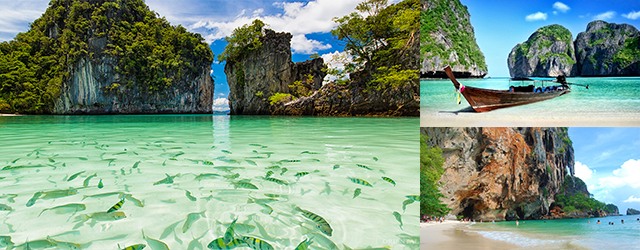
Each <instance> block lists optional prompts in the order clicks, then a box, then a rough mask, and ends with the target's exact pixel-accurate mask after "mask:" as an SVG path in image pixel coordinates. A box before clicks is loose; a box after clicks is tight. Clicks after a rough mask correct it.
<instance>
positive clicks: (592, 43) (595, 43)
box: [589, 37, 606, 47]
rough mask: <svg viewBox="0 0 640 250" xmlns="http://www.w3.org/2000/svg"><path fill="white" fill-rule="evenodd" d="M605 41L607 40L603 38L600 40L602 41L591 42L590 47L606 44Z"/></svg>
mask: <svg viewBox="0 0 640 250" xmlns="http://www.w3.org/2000/svg"><path fill="white" fill-rule="evenodd" d="M605 39H606V38H604V37H603V38H600V39H598V40H594V41H589V46H591V47H593V46H594V45H597V44H601V43H604V40H605Z"/></svg>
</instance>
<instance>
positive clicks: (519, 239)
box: [468, 215, 640, 249]
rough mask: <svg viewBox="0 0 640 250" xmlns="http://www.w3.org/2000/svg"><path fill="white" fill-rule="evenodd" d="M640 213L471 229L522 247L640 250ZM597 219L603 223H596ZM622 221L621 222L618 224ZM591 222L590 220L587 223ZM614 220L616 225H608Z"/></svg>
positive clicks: (484, 226)
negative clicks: (639, 219)
mask: <svg viewBox="0 0 640 250" xmlns="http://www.w3.org/2000/svg"><path fill="white" fill-rule="evenodd" d="M638 218H640V215H627V216H611V217H603V218H588V219H563V220H546V221H541V220H538V221H525V223H523V221H520V225H518V226H516V224H515V222H514V221H509V222H496V224H495V225H494V224H492V223H476V224H474V225H470V226H468V228H469V230H470V231H473V232H477V233H480V234H481V235H482V236H484V237H487V238H490V239H495V240H501V241H507V242H511V243H514V244H517V245H520V246H522V247H523V248H525V249H640V245H639V244H638V243H639V242H640V221H638V220H637V219H638ZM598 220H600V222H601V223H602V224H597V223H596V222H597V221H598ZM621 220H624V222H625V223H624V224H623V223H621ZM588 222H590V223H588ZM609 222H614V223H615V225H609Z"/></svg>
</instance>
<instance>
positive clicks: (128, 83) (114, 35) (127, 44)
mask: <svg viewBox="0 0 640 250" xmlns="http://www.w3.org/2000/svg"><path fill="white" fill-rule="evenodd" d="M89 41H93V42H95V45H93V46H91V47H90V46H89ZM101 43H103V44H104V45H99V44H101ZM0 51H1V53H0V112H24V113H35V114H41V113H50V112H51V111H52V109H53V106H54V102H55V100H57V98H58V96H59V94H60V87H61V85H62V83H63V82H65V81H68V80H69V76H70V70H72V69H73V67H74V66H75V64H76V63H78V62H80V59H87V60H89V61H96V60H101V59H103V57H102V56H103V55H111V56H114V57H115V59H116V60H117V67H116V72H117V73H118V74H119V75H120V80H121V82H120V83H116V84H112V85H111V86H110V87H108V88H107V89H106V91H107V92H113V91H115V90H116V89H118V88H123V87H124V88H128V89H130V90H131V91H138V92H140V93H142V94H154V93H162V91H164V90H167V89H169V88H177V87H179V86H180V85H182V84H186V83H184V82H186V81H183V82H181V81H182V80H183V79H185V78H189V77H195V76H197V75H199V74H200V71H201V70H200V69H201V68H202V67H203V66H206V65H209V64H210V63H211V61H213V53H212V52H211V49H210V48H209V47H208V45H207V44H206V43H205V42H204V39H203V38H202V37H201V36H200V35H199V34H192V33H189V32H187V31H186V29H185V28H183V27H181V26H178V27H174V26H171V25H170V24H169V22H168V21H167V20H166V19H164V18H158V17H157V13H155V12H153V11H151V10H149V8H148V7H147V6H146V5H145V4H144V1H142V0H132V1H124V0H114V1H81V0H53V1H51V2H50V7H49V8H48V9H47V10H46V12H45V13H44V14H43V15H42V17H41V18H38V19H36V20H35V21H34V22H33V23H32V24H31V27H30V30H29V31H27V32H26V33H19V34H18V35H16V37H15V39H14V40H13V41H10V42H3V43H0Z"/></svg>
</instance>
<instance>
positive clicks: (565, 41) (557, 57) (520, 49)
mask: <svg viewBox="0 0 640 250" xmlns="http://www.w3.org/2000/svg"><path fill="white" fill-rule="evenodd" d="M572 41H573V38H572V35H571V32H570V31H569V30H567V29H566V28H564V27H562V26H560V25H557V24H554V25H549V26H545V27H542V28H540V29H538V30H537V31H536V32H534V33H533V34H532V35H531V36H530V37H529V39H527V41H525V42H524V43H521V44H518V45H516V46H515V47H514V48H513V49H512V50H511V53H509V58H508V59H507V64H508V66H509V74H510V75H511V77H532V76H535V77H557V76H560V75H564V76H577V75H578V71H577V68H576V67H575V63H576V58H575V53H574V51H575V49H574V46H573V42H572Z"/></svg>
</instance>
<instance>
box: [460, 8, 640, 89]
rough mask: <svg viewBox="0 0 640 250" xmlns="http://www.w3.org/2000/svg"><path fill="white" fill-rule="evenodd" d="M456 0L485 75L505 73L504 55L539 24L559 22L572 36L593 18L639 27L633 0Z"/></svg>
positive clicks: (525, 38)
mask: <svg viewBox="0 0 640 250" xmlns="http://www.w3.org/2000/svg"><path fill="white" fill-rule="evenodd" d="M460 1H461V2H462V4H464V5H466V6H467V7H468V10H469V14H470V15H471V24H472V25H473V27H474V29H475V34H476V41H477V42H478V46H480V49H481V50H482V52H483V53H484V56H485V59H486V61H487V66H488V68H489V74H488V76H492V77H509V68H508V67H507V57H508V56H509V53H510V52H511V49H513V47H515V46H516V45H517V44H518V43H522V42H524V41H526V40H527V39H528V38H529V36H531V34H533V32H535V31H536V30H537V29H539V28H541V27H543V26H547V25H551V24H560V25H562V26H564V27H565V28H567V29H569V31H571V34H572V35H573V39H574V40H575V38H576V36H577V35H578V33H580V32H583V31H585V30H586V28H587V24H589V22H591V21H593V20H605V21H607V22H612V23H627V24H631V25H633V26H635V27H636V28H639V27H640V1H637V0H632V1H628V0H626V1H621V0H609V1H601V0H586V1H549V0H545V1H539V0H534V1H507V0H482V1H480V0H460ZM528 16H529V18H527V17H528Z"/></svg>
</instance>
